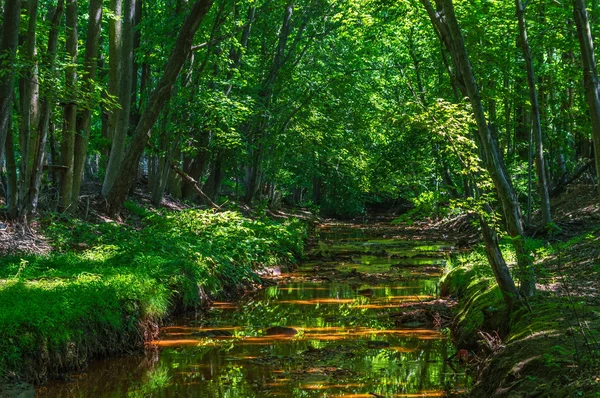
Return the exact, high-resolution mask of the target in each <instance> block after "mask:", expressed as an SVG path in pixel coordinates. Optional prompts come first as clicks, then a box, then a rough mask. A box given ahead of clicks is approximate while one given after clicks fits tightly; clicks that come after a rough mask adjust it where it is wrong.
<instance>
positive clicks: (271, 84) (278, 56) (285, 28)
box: [244, 2, 301, 203]
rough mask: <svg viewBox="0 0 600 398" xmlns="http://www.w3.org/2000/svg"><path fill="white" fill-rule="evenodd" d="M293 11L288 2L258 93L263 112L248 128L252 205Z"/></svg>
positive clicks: (248, 184)
mask: <svg viewBox="0 0 600 398" xmlns="http://www.w3.org/2000/svg"><path fill="white" fill-rule="evenodd" d="M293 9H294V5H293V4H292V3H291V2H288V3H287V4H286V6H285V8H284V12H283V22H282V23H281V28H280V29H279V40H278V41H277V48H276V49H275V56H274V57H273V61H272V63H271V67H270V69H269V73H268V74H267V76H266V78H265V80H264V81H263V83H262V87H261V89H260V91H259V92H258V97H259V103H260V107H261V109H262V110H263V111H261V112H260V114H259V115H258V116H257V117H256V120H255V121H254V123H253V126H252V127H251V128H250V136H249V137H248V138H249V141H250V142H249V143H250V147H251V149H250V150H249V153H250V157H251V161H250V167H249V169H248V171H247V176H248V180H247V182H246V197H245V198H244V200H245V202H246V203H252V201H253V200H254V197H255V196H256V193H257V192H258V189H259V187H260V176H261V174H262V171H261V165H262V159H263V157H264V154H263V151H264V148H263V147H264V142H263V141H264V131H265V129H266V128H267V126H268V124H269V121H268V119H267V117H268V112H266V110H268V109H269V105H270V104H271V100H272V99H273V90H274V89H275V82H276V81H277V77H278V76H279V73H280V72H281V68H283V65H284V64H285V61H286V58H287V57H286V55H287V54H286V46H287V42H288V38H289V35H290V31H291V28H292V13H293ZM298 34H301V32H298Z"/></svg>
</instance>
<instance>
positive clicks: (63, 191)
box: [60, 0, 77, 210]
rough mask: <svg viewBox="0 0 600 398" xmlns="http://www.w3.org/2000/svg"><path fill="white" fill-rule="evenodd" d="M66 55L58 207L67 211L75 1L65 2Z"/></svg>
mask: <svg viewBox="0 0 600 398" xmlns="http://www.w3.org/2000/svg"><path fill="white" fill-rule="evenodd" d="M66 10H67V12H66V16H67V47H66V49H67V55H68V57H69V63H70V65H69V66H68V67H67V68H66V70H65V75H66V77H65V82H66V90H67V93H68V96H67V97H68V103H66V104H65V106H64V108H65V110H64V128H63V137H62V142H61V147H60V159H61V163H62V165H63V166H65V167H66V169H65V171H64V172H63V173H62V176H61V179H60V207H61V208H62V209H63V210H66V209H68V208H69V207H70V206H71V204H72V203H73V166H74V161H75V157H74V156H75V134H76V130H77V102H76V101H77V0H67V7H66Z"/></svg>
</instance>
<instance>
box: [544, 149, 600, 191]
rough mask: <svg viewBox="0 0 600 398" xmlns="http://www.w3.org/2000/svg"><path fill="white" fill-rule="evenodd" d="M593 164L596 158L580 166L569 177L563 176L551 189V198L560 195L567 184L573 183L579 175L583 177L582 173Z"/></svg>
mask: <svg viewBox="0 0 600 398" xmlns="http://www.w3.org/2000/svg"><path fill="white" fill-rule="evenodd" d="M592 164H594V160H593V159H591V160H589V161H587V162H586V163H584V164H582V165H581V166H579V167H578V168H577V169H576V170H575V172H573V175H572V176H571V177H569V178H564V176H563V178H562V179H561V181H560V182H559V183H558V184H557V185H556V186H555V187H554V188H552V190H551V191H550V197H551V198H555V197H557V196H558V195H560V194H561V193H562V192H563V191H564V190H565V188H566V187H567V185H569V184H570V183H572V182H573V181H575V180H577V179H578V178H579V177H581V175H582V174H583V173H584V172H585V171H586V170H587V169H589V168H590V167H591V166H592Z"/></svg>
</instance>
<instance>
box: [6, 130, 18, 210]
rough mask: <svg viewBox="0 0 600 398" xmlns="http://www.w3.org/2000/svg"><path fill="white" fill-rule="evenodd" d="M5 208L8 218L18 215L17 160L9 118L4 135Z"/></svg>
mask: <svg viewBox="0 0 600 398" xmlns="http://www.w3.org/2000/svg"><path fill="white" fill-rule="evenodd" d="M6 170H7V174H8V178H7V180H6V210H7V213H8V218H10V219H13V220H14V219H16V218H17V217H18V216H19V208H18V206H19V205H18V202H19V189H18V185H17V184H18V182H17V161H16V159H15V145H14V141H13V131H12V120H10V119H9V121H8V126H7V135H6Z"/></svg>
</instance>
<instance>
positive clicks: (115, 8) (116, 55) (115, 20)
mask: <svg viewBox="0 0 600 398" xmlns="http://www.w3.org/2000/svg"><path fill="white" fill-rule="evenodd" d="M110 10H111V11H112V13H113V16H112V18H110V19H109V21H108V60H109V64H108V94H109V95H110V96H112V97H113V98H118V97H119V87H120V84H121V76H122V74H121V45H122V41H123V39H122V26H123V21H122V14H123V0H110ZM118 113H119V108H118V107H116V106H113V107H112V109H110V110H109V112H108V123H107V129H106V138H107V139H108V140H109V141H111V140H112V139H113V135H114V132H115V128H116V126H117V117H118Z"/></svg>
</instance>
